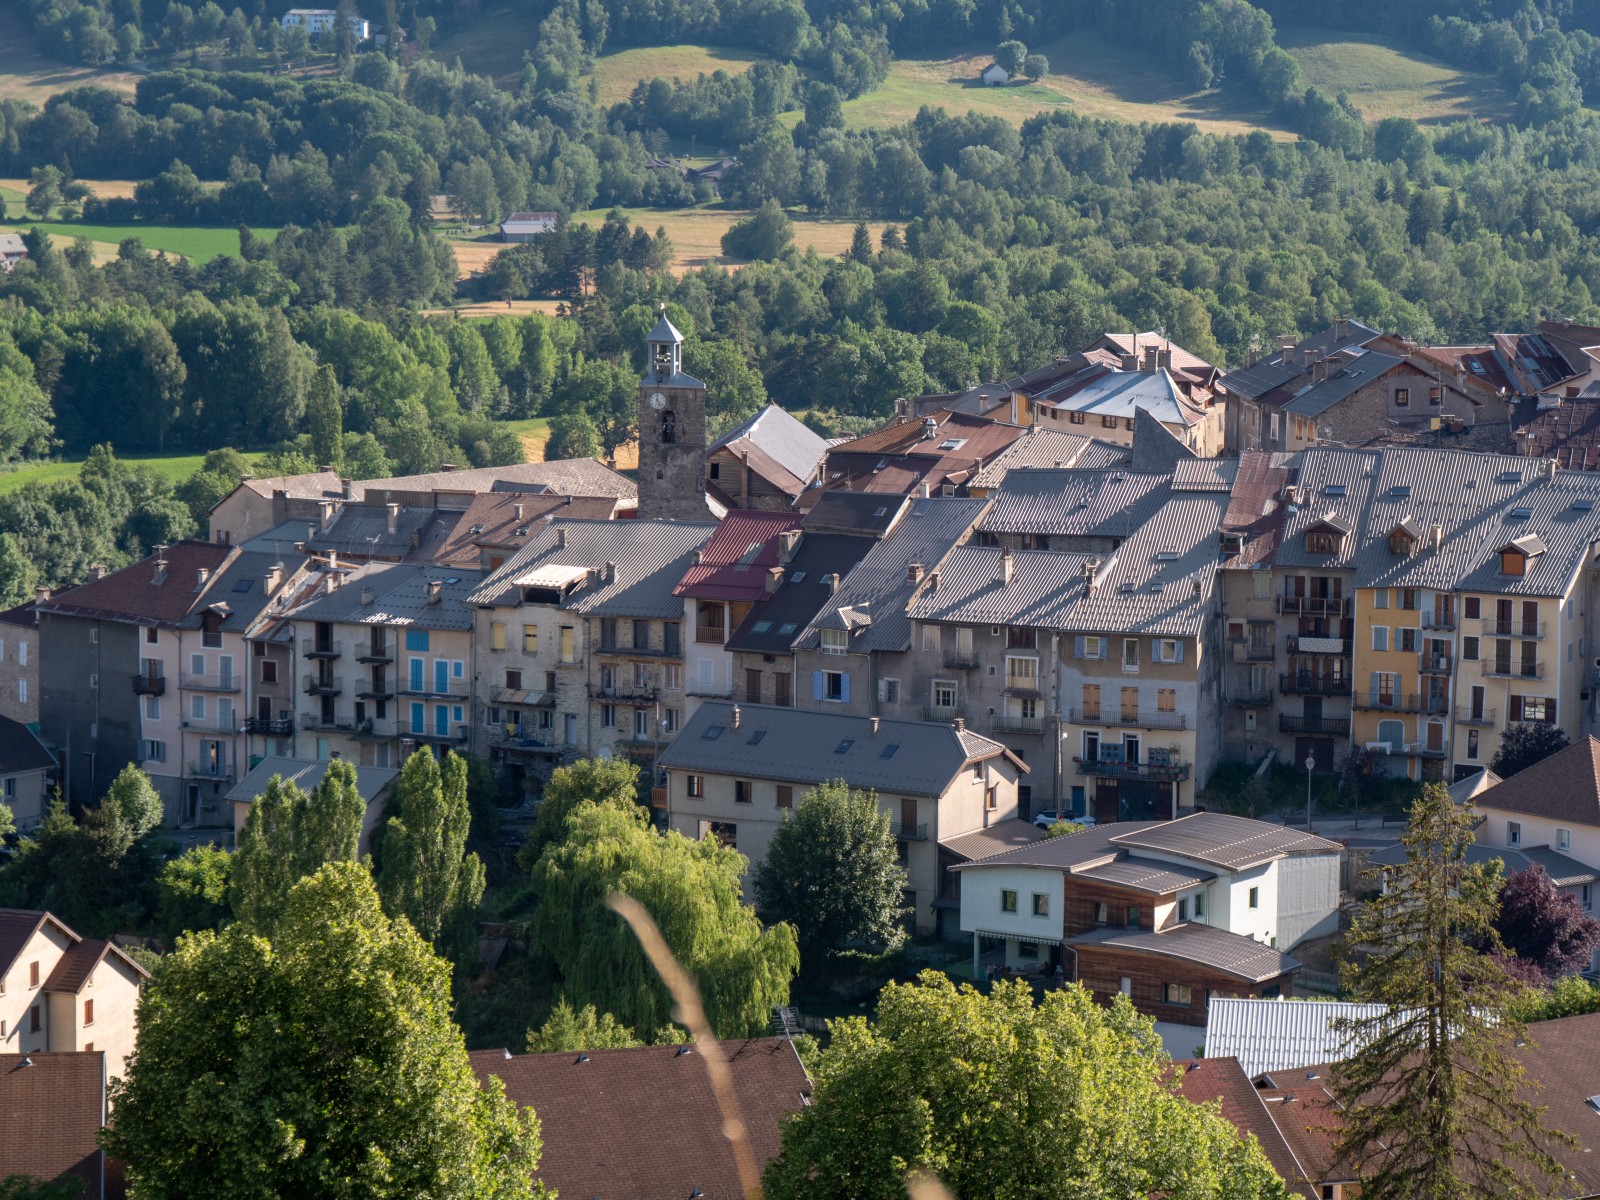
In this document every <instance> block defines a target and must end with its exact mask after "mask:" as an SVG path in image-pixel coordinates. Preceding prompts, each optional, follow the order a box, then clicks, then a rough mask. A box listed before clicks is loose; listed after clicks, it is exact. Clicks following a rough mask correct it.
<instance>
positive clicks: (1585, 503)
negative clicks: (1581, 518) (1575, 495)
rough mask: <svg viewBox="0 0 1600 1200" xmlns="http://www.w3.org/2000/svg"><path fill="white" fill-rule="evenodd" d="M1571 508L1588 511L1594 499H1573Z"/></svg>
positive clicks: (1592, 505)
mask: <svg viewBox="0 0 1600 1200" xmlns="http://www.w3.org/2000/svg"><path fill="white" fill-rule="evenodd" d="M1572 509H1573V511H1574V512H1590V511H1592V510H1593V509H1594V501H1593V500H1589V499H1582V498H1580V499H1577V500H1574V501H1573V502H1572Z"/></svg>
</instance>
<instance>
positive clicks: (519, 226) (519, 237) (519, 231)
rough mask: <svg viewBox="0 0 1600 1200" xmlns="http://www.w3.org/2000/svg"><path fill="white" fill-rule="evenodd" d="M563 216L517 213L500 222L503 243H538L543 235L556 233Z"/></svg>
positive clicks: (550, 213)
mask: <svg viewBox="0 0 1600 1200" xmlns="http://www.w3.org/2000/svg"><path fill="white" fill-rule="evenodd" d="M560 223H561V214H560V213H553V212H515V213H512V214H511V215H510V216H509V217H507V218H506V219H505V220H504V221H501V222H500V240H501V241H502V242H533V241H538V239H539V236H540V235H541V234H546V233H554V232H555V231H556V226H558V225H559V224H560Z"/></svg>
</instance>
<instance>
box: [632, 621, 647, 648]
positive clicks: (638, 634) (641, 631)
mask: <svg viewBox="0 0 1600 1200" xmlns="http://www.w3.org/2000/svg"><path fill="white" fill-rule="evenodd" d="M633 648H634V649H635V650H648V649H650V622H649V621H635V622H634V623H633Z"/></svg>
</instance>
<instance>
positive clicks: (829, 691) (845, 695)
mask: <svg viewBox="0 0 1600 1200" xmlns="http://www.w3.org/2000/svg"><path fill="white" fill-rule="evenodd" d="M817 674H818V675H820V676H821V677H822V696H821V698H822V699H823V700H828V701H831V702H833V703H835V704H843V703H845V702H846V701H847V700H849V699H850V689H849V685H848V684H847V683H846V682H845V681H846V680H848V679H849V678H850V676H848V675H846V674H845V673H844V672H843V671H819V672H817Z"/></svg>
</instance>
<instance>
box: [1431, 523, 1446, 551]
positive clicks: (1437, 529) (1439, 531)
mask: <svg viewBox="0 0 1600 1200" xmlns="http://www.w3.org/2000/svg"><path fill="white" fill-rule="evenodd" d="M1428 543H1429V544H1430V545H1431V546H1432V547H1433V548H1434V549H1435V550H1437V549H1438V548H1439V547H1440V546H1442V545H1444V526H1443V525H1441V524H1439V522H1437V521H1435V522H1434V523H1433V524H1432V525H1429V526H1428Z"/></svg>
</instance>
